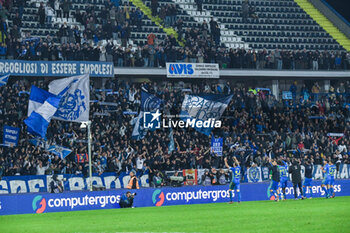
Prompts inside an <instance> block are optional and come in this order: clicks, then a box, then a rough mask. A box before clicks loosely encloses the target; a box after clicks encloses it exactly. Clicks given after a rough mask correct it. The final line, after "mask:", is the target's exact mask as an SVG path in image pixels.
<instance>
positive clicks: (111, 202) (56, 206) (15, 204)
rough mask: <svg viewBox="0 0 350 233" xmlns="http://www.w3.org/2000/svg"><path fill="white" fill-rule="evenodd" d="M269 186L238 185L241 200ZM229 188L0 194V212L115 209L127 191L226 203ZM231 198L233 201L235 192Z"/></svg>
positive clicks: (343, 186) (143, 199)
mask: <svg viewBox="0 0 350 233" xmlns="http://www.w3.org/2000/svg"><path fill="white" fill-rule="evenodd" d="M320 185H321V181H315V182H313V184H312V188H311V190H312V192H313V197H324V192H323V190H322V189H321V186H320ZM269 186H270V183H269V182H263V183H247V184H241V194H242V201H259V200H270V199H271V197H270V195H269V192H268V190H269ZM228 188H229V187H228V185H222V186H219V185H216V186H186V187H180V188H170V187H168V188H159V189H154V188H144V189H139V190H125V189H117V190H108V191H97V192H88V191H77V192H64V193H60V194H49V193H39V194H17V195H0V215H11V214H33V213H50V212H64V211H77V210H94V209H115V208H119V205H118V203H119V200H120V197H121V195H123V194H124V193H125V192H126V191H131V192H136V193H137V196H135V199H134V206H136V207H147V206H170V205H188V204H204V203H219V202H228V201H229V192H228ZM309 191H310V190H309ZM334 192H335V194H336V196H349V195H350V180H336V181H335V185H334ZM293 194H294V189H293V187H291V186H289V187H287V188H286V196H287V198H292V197H293ZM233 199H234V200H236V197H235V195H234V196H233Z"/></svg>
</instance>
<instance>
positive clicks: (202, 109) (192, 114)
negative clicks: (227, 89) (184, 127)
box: [181, 94, 233, 135]
mask: <svg viewBox="0 0 350 233" xmlns="http://www.w3.org/2000/svg"><path fill="white" fill-rule="evenodd" d="M232 96H233V95H217V94H203V95H198V96H195V95H186V96H185V99H184V101H183V102H182V107H181V119H182V120H184V121H186V120H195V122H196V123H195V124H194V125H195V127H194V128H195V129H196V130H197V131H198V132H201V133H203V134H205V135H209V134H210V132H211V131H212V129H213V127H211V126H209V127H205V125H204V124H200V125H203V127H198V126H197V125H199V124H197V122H198V121H201V122H205V121H208V120H219V119H220V117H221V116H222V114H223V113H224V111H225V109H226V108H227V106H228V104H229V103H230V101H231V99H232Z"/></svg>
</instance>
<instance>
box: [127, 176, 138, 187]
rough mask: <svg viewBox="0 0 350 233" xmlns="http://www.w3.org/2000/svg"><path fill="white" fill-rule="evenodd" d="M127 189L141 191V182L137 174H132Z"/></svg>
mask: <svg viewBox="0 0 350 233" xmlns="http://www.w3.org/2000/svg"><path fill="white" fill-rule="evenodd" d="M126 188H127V189H140V186H139V181H138V179H137V177H136V175H135V172H130V180H129V184H128V186H126Z"/></svg>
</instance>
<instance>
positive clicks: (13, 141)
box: [2, 125, 20, 146]
mask: <svg viewBox="0 0 350 233" xmlns="http://www.w3.org/2000/svg"><path fill="white" fill-rule="evenodd" d="M19 132H20V128H16V127H11V126H8V125H5V126H4V133H3V139H2V143H3V144H4V145H9V146H17V144H18V139H19Z"/></svg>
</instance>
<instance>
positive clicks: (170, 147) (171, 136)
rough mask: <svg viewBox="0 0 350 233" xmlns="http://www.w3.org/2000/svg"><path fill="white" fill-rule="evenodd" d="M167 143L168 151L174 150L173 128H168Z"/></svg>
mask: <svg viewBox="0 0 350 233" xmlns="http://www.w3.org/2000/svg"><path fill="white" fill-rule="evenodd" d="M168 137H169V140H170V141H169V145H168V153H170V152H172V151H173V150H175V143H174V131H173V128H170V132H169V135H168Z"/></svg>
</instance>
